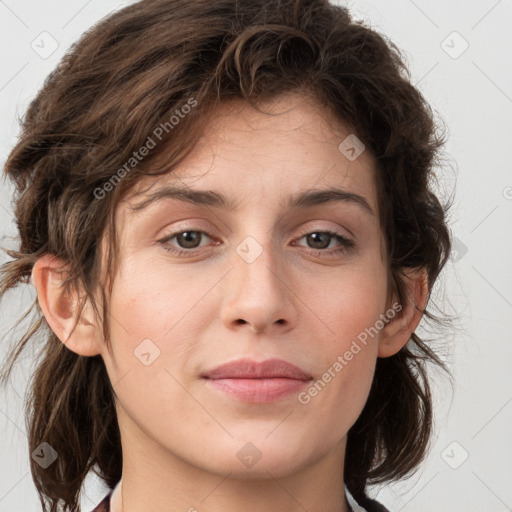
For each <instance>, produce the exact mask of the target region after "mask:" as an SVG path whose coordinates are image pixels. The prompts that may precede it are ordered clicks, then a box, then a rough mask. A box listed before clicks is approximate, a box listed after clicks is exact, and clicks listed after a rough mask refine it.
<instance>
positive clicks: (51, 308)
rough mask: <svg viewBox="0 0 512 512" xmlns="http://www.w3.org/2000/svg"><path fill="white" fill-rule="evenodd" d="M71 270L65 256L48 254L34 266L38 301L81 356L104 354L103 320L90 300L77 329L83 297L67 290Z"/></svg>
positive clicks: (64, 339)
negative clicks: (65, 286)
mask: <svg viewBox="0 0 512 512" xmlns="http://www.w3.org/2000/svg"><path fill="white" fill-rule="evenodd" d="M67 272H68V270H67V267H66V264H65V262H64V261H62V260H61V259H59V258H57V257H55V256H53V255H51V254H45V255H44V256H42V257H41V258H39V259H38V260H37V261H36V263H35V264H34V266H33V268H32V276H31V282H32V283H33V284H34V286H35V288H36V290H37V300H38V302H39V306H40V308H41V310H42V312H43V314H44V316H45V318H46V321H47V323H48V325H49V326H50V329H51V330H52V331H53V332H54V333H55V334H56V335H57V337H58V338H59V339H60V340H61V341H62V342H63V343H64V344H65V345H66V346H67V347H68V348H69V349H70V350H72V351H73V352H76V353H77V354H79V355H81V356H95V355H98V354H100V353H101V351H102V350H101V344H100V342H99V340H100V337H99V334H100V329H99V322H98V321H97V319H96V318H95V316H96V315H94V314H93V313H94V311H93V308H92V306H91V304H90V302H89V300H88V301H87V302H86V304H85V306H84V309H83V311H82V315H81V318H80V320H79V321H78V323H77V325H76V327H75V329H74V330H73V327H74V326H75V322H76V317H77V316H78V306H79V300H80V299H81V298H82V297H78V296H77V295H76V292H69V293H68V292H66V290H65V288H64V286H63V284H62V283H63V281H64V279H65V276H66V274H67Z"/></svg>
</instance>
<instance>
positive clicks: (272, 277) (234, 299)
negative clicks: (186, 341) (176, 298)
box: [221, 239, 297, 335]
mask: <svg viewBox="0 0 512 512" xmlns="http://www.w3.org/2000/svg"><path fill="white" fill-rule="evenodd" d="M244 250H245V252H244ZM251 253H252V254H251ZM258 253H259V254H258ZM247 256H249V257H247ZM255 256H256V257H255ZM253 258H254V259H253ZM285 263H286V262H285V261H282V260H279V264H278V258H277V257H276V256H275V255H274V254H273V253H272V249H271V248H270V244H266V245H265V246H263V244H259V243H258V242H256V241H255V240H254V239H252V240H251V239H249V241H248V242H247V243H245V244H244V243H241V244H240V245H239V246H238V248H237V251H235V253H234V254H233V258H232V265H233V267H232V270H231V272H229V275H228V280H227V283H228V284H227V287H226V288H225V293H226V295H225V297H226V300H225V301H224V302H223V305H222V312H221V317H222V321H223V323H224V324H225V325H226V326H227V327H228V328H229V329H242V328H243V329H247V328H249V329H250V331H251V332H252V333H254V334H257V333H266V334H269V335H270V334H273V333H274V334H275V333H277V332H279V333H281V334H282V333H284V332H286V331H288V330H290V329H292V328H293V326H294V325H295V322H296V315H297V312H296V303H297V296H296V294H295V293H294V290H293V288H294V284H293V283H292V282H291V277H290V275H291V273H290V272H289V271H287V270H286V265H285ZM246 324H247V326H248V327H247V326H246Z"/></svg>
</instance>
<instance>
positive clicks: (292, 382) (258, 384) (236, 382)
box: [205, 378, 309, 404]
mask: <svg viewBox="0 0 512 512" xmlns="http://www.w3.org/2000/svg"><path fill="white" fill-rule="evenodd" d="M205 380H206V381H207V382H208V383H209V385H210V386H213V387H214V388H216V389H218V390H220V391H222V392H223V393H225V394H226V395H230V396H233V397H236V398H237V399H239V400H242V401H244V402H251V403H256V404H266V403H270V402H276V401H277V400H280V399H282V398H285V397H287V396H288V395H291V394H293V393H297V392H299V391H300V390H301V389H302V388H304V387H305V386H307V385H308V384H309V380H299V379H287V378H272V379H205Z"/></svg>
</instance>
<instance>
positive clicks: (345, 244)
mask: <svg viewBox="0 0 512 512" xmlns="http://www.w3.org/2000/svg"><path fill="white" fill-rule="evenodd" d="M186 232H193V233H202V234H204V235H206V236H208V237H209V238H211V239H213V237H212V236H210V234H209V233H207V232H206V231H202V230H200V229H183V230H181V231H177V232H175V233H172V234H170V235H169V236H166V237H165V238H162V239H161V240H158V243H160V244H161V245H162V247H163V249H164V250H165V251H167V252H170V253H172V254H176V255H178V256H184V255H189V256H190V255H194V254H195V253H196V252H197V251H199V250H200V248H198V247H196V248H194V249H179V248H176V247H173V246H169V245H167V242H170V241H171V240H172V239H173V238H175V237H176V236H177V235H181V234H183V233H186ZM313 233H322V234H328V235H331V236H332V237H334V238H335V239H336V240H338V242H340V243H341V247H339V248H337V249H334V250H333V249H332V248H331V249H330V250H328V249H311V248H309V251H310V252H311V253H312V254H314V255H325V254H326V253H327V254H330V255H336V254H343V253H345V252H347V251H348V250H349V249H352V248H353V247H354V246H355V243H354V242H353V241H352V240H349V239H348V238H347V237H345V236H344V235H342V234H341V233H338V232H336V231H330V230H316V231H303V232H301V233H300V235H301V236H300V237H299V238H298V239H297V240H300V239H302V238H304V237H305V236H307V235H311V234H313ZM301 247H303V246H301Z"/></svg>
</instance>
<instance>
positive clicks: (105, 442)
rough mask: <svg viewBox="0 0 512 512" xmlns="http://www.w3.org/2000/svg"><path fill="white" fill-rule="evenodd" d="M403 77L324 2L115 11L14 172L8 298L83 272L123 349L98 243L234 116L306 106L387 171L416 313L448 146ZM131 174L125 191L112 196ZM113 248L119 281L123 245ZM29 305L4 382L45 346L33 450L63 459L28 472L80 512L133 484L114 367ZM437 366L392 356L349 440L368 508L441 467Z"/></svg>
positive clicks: (1, 288)
mask: <svg viewBox="0 0 512 512" xmlns="http://www.w3.org/2000/svg"><path fill="white" fill-rule="evenodd" d="M404 62H405V60H404V57H403V55H402V54H401V52H400V51H399V49H398V48H397V47H396V46H395V45H394V44H393V43H392V42H390V41H389V40H387V38H385V37H384V36H383V35H381V34H379V33H378V32H376V31H375V30H373V29H370V28H369V27H368V26H366V25H365V23H364V22H362V21H355V20H354V19H353V18H352V17H351V15H350V13H349V11H348V10H347V9H345V8H343V7H340V6H336V5H332V4H330V3H329V2H328V1H327V0H272V1H267V0H143V1H140V2H137V3H134V4H132V5H130V6H128V7H126V8H123V9H122V10H119V11H117V12H115V13H113V14H111V15H110V16H108V17H107V18H105V19H103V20H101V21H100V22H98V23H97V24H96V25H95V26H94V27H92V28H91V29H90V30H89V31H87V32H86V33H85V34H84V35H83V36H82V37H81V38H80V40H79V41H78V42H77V43H75V44H74V45H73V46H72V47H71V48H70V49H69V51H68V52H67V53H66V54H65V55H64V57H63V58H62V60H61V62H60V63H59V64H58V66H57V67H56V69H55V70H54V71H53V72H52V73H50V75H49V76H48V77H47V79H46V81H45V83H44V85H43V87H42V88H41V90H40V91H39V93H38V94H37V96H36V97H35V99H34V100H33V101H32V102H31V104H30V106H29V108H28V110H27V112H26V114H25V115H24V118H23V120H22V128H21V133H20V137H19V140H18V142H17V144H16V145H15V147H14V148H13V149H12V151H11V153H10V155H9V157H8V160H7V162H6V164H5V174H6V175H7V176H8V177H9V178H10V180H12V181H13V182H14V184H15V187H16V192H15V198H14V203H13V204H14V213H15V216H16V221H17V227H18V230H19V246H18V248H17V249H16V250H6V252H7V254H8V255H9V256H10V257H11V258H12V259H11V260H9V261H7V262H6V263H4V264H3V265H2V267H1V269H0V271H1V273H0V298H3V297H4V295H5V294H6V292H7V291H8V290H10V289H13V288H15V287H17V286H19V285H21V284H22V283H29V282H30V275H31V271H32V267H33V265H34V263H35V262H36V260H37V259H38V258H39V257H41V256H42V255H44V254H46V253H50V254H53V255H55V256H57V257H59V258H62V259H63V260H64V261H65V262H67V264H68V270H69V274H68V277H67V279H66V280H65V284H64V286H65V287H66V288H67V289H69V290H71V289H72V288H75V289H76V290H78V289H79V287H80V289H85V292H86V297H87V298H88V299H89V300H90V301H91V302H92V304H93V307H94V309H95V311H96V312H97V313H98V306H97V304H96V303H95V300H94V292H95V291H97V290H98V289H100V292H101V297H102V305H101V307H102V310H103V313H102V315H101V317H102V318H103V319H104V320H103V334H104V338H105V340H106V342H107V346H108V342H109V315H108V294H109V292H110V291H111V290H112V287H111V285H112V283H111V282H109V283H108V286H105V287H103V285H101V284H100V283H99V277H98V276H99V272H98V268H99V262H100V255H101V252H100V249H101V247H100V246H101V244H100V243H99V241H100V240H101V239H102V237H103V235H104V234H105V232H106V230H110V231H109V232H110V233H112V234H115V224H114V212H115V210H116V206H117V205H118V204H119V201H120V200H121V199H122V198H123V197H125V196H126V194H127V192H128V191H129V190H130V189H131V188H132V187H133V186H134V185H135V184H136V183H137V182H138V181H140V180H141V179H142V178H143V177H145V176H147V175H148V174H153V175H157V174H163V173H165V172H169V170H170V169H172V168H173V167H174V166H176V165H177V164H178V163H179V162H180V161H181V160H182V159H183V157H184V156H186V155H187V153H188V152H189V151H191V150H192V148H193V147H194V144H195V142H196V141H197V139H198V137H199V135H200V133H201V130H202V128H203V127H204V126H205V123H206V122H207V119H208V115H207V114H208V113H209V112H211V110H212V109H213V108H214V107H215V106H216V105H218V104H219V102H223V101H227V100H229V99H231V98H243V99H245V100H246V101H249V102H251V104H253V105H256V106H257V105H259V104H261V102H263V101H265V100H266V99H271V98H273V97H275V96H277V95H281V94H283V93H286V92H293V91H302V92H303V93H304V94H311V95H312V96H313V97H314V98H315V99H316V100H318V101H319V102H320V103H321V104H322V105H325V106H326V107H327V108H328V109H330V111H331V112H333V113H334V115H335V116H336V117H337V118H338V119H339V120H341V121H342V122H343V123H345V125H346V126H348V127H350V128H351V130H352V131H353V133H356V134H357V136H358V137H359V138H360V139H361V140H362V141H363V142H364V144H365V146H366V147H367V148H368V150H369V151H371V153H372V155H373V156H374V157H375V160H376V163H377V170H378V172H377V174H376V180H377V186H378V194H379V218H380V222H381V225H382V230H383V233H384V234H385V239H386V251H387V258H388V269H389V276H390V283H391V285H390V286H391V288H392V289H393V291H394V292H395V293H396V294H397V296H398V298H399V300H400V301H403V300H405V299H406V294H405V290H406V288H405V285H404V270H405V269H407V268H408V267H422V268H425V269H426V271H427V274H428V283H429V289H430V290H432V286H433V285H434V283H435V282H436V280H437V278H438V275H439V273H440V271H441V269H442V268H443V266H444V265H445V263H446V260H447V258H448V255H449V253H450V245H451V242H450V235H449V230H448V228H447V224H446V218H447V217H446V215H447V210H448V207H449V205H447V204H444V205H443V204H441V202H440V201H439V199H438V198H437V196H436V195H435V194H434V192H433V190H432V184H433V180H434V179H435V169H436V168H437V167H438V166H439V163H440V157H439V155H440V152H441V149H442V147H443V145H444V142H445V136H444V134H443V133H442V131H441V130H440V128H439V122H438V121H437V120H436V116H435V115H434V113H433V111H432V109H431V107H430V106H429V105H428V103H427V102H426V101H425V99H424V97H423V96H422V94H421V93H420V92H419V91H418V90H417V89H416V88H415V87H414V86H413V85H412V84H411V81H410V76H409V74H408V70H407V67H406V65H405V63H404ZM191 99H193V101H195V102H196V103H195V106H194V108H190V109H189V112H188V113H187V115H186V116H180V121H179V126H176V127H173V129H171V128H169V129H167V130H163V132H164V133H163V136H162V141H161V142H160V143H158V144H157V145H156V147H154V149H152V150H151V152H150V154H149V155H148V156H147V157H146V158H145V159H144V161H142V162H141V163H140V164H139V163H137V165H134V166H133V168H131V169H130V172H125V173H122V172H121V173H120V172H119V169H121V168H122V166H123V165H124V164H125V163H126V162H127V161H129V159H130V158H132V157H133V152H134V151H135V150H137V149H138V148H141V147H142V146H143V145H144V144H145V143H146V141H147V138H148V136H150V135H151V134H152V133H154V130H155V128H156V127H158V126H161V124H162V122H164V121H167V120H169V119H170V116H171V115H173V114H176V115H179V112H176V111H177V110H178V111H180V112H184V110H181V109H182V108H183V105H186V104H189V105H190V104H191ZM164 160H165V165H161V166H160V165H156V164H157V163H158V162H162V161H164ZM116 172H117V176H118V177H119V178H121V174H123V176H122V179H118V180H117V181H116V183H115V185H116V186H112V187H111V189H109V192H108V194H107V193H104V194H103V195H104V197H102V198H101V199H98V198H97V196H98V195H99V194H100V192H98V190H100V189H101V190H104V191H105V188H104V185H105V183H106V182H107V181H109V180H112V177H113V176H114V174H115V173H116ZM102 187H103V188H102ZM95 191H96V192H95ZM109 240H110V242H109V247H107V251H108V258H107V264H106V267H107V269H108V275H111V273H112V271H113V269H115V268H116V267H115V264H116V255H117V244H116V237H115V236H111V237H109ZM428 305H429V310H427V309H425V310H424V315H425V317H427V318H429V319H433V320H440V316H436V315H434V314H433V313H432V312H431V310H430V308H431V298H430V294H429V302H428ZM32 308H33V310H35V313H36V321H35V322H33V323H32V325H30V327H29V328H28V330H27V331H26V333H25V334H24V335H23V336H22V337H21V339H18V340H17V344H16V346H15V347H14V349H13V350H12V351H11V352H9V357H8V359H7V362H6V364H5V370H4V372H3V375H2V382H3V383H4V384H5V382H6V381H7V380H8V378H9V375H10V373H11V371H12V366H13V364H14V362H15V361H16V359H17V357H18V356H19V354H20V353H21V351H22V350H23V349H24V348H25V346H26V345H27V343H28V342H29V340H30V339H31V338H33V336H34V335H35V334H36V333H37V332H41V333H42V334H43V337H44V340H45V343H44V345H43V346H42V348H41V350H40V352H39V354H38V364H37V367H36V370H35V372H34V374H33V376H32V380H31V382H30V394H29V399H28V400H27V403H26V420H27V425H28V427H29V428H28V430H29V451H30V453H32V451H33V450H35V449H36V448H37V447H38V446H39V445H40V444H41V442H43V441H46V442H47V443H49V444H50V445H51V446H52V447H53V448H54V449H55V450H57V452H58V453H59V458H58V463H56V464H52V465H50V466H49V467H48V468H46V469H43V468H42V467H41V466H40V465H39V464H37V463H35V462H34V461H33V460H32V458H31V459H30V464H31V473H32V478H33V480H34V483H35V486H36V488H37V491H38V494H39V497H40V500H41V503H42V505H43V510H44V511H45V512H46V511H47V510H48V511H51V512H54V511H57V510H64V511H71V510H73V511H74V510H78V511H79V510H80V506H79V498H80V487H81V485H82V483H83V481H84V479H85V477H86V475H87V474H88V472H89V471H90V470H91V469H92V470H93V471H94V472H95V473H96V474H97V475H98V476H100V477H101V478H103V479H104V481H105V483H106V484H107V485H108V486H109V487H110V488H113V487H114V486H115V484H116V483H117V482H118V481H119V480H120V478H121V470H122V451H121V442H120V432H119V427H118V423H117V417H116V411H115V407H114V401H113V388H112V385H111V382H110V380H109V378H108V374H107V372H106V368H105V365H104V362H103V359H102V358H101V356H99V355H97V356H92V357H83V356H80V355H77V354H76V353H74V352H73V351H71V350H69V349H68V348H67V347H66V346H65V345H64V344H63V343H62V342H61V341H60V340H59V339H58V338H57V336H56V335H55V334H54V333H53V332H52V331H51V330H50V329H49V327H48V324H47V323H46V320H45V318H44V315H43V314H42V312H41V309H40V307H39V305H38V303H37V300H36V301H34V303H33V305H32ZM81 311H82V309H81V308H80V311H79V315H80V313H81ZM429 363H434V365H438V366H439V367H441V368H443V369H444V370H446V371H448V370H447V368H446V366H445V365H444V363H443V362H442V360H441V359H440V358H439V356H438V355H436V353H434V351H433V350H432V348H430V347H429V346H428V343H427V342H426V341H424V340H422V339H421V338H420V337H419V336H418V335H417V334H416V333H412V334H411V338H410V340H409V342H408V343H407V344H406V345H405V346H404V347H403V348H402V349H401V350H400V351H399V352H398V353H397V354H395V355H393V356H391V357H388V358H378V360H377V366H376V371H375V376H374V381H373V384H372V387H371V390H370V394H369V397H368V400H367V403H366V405H365V407H364V409H363V411H362V413H361V415H360V417H359V418H358V420H357V421H356V423H355V424H354V425H353V426H352V428H351V429H350V431H349V432H348V442H347V452H346V460H345V476H344V478H345V482H346V484H347V486H348V488H349V490H350V491H351V492H352V494H353V495H354V496H355V497H356V499H358V498H362V497H363V496H364V495H365V492H366V487H367V485H369V484H372V483H381V482H387V481H392V480H396V479H400V478H403V477H405V476H407V475H410V474H411V473H412V472H413V470H415V469H416V468H417V466H418V464H419V463H420V461H422V459H423V458H424V456H425V454H426V453H427V451H428V446H429V441H430V438H431V433H432V428H433V422H432V418H433V401H432V396H431V392H430V387H429V383H428V378H427V365H428V364H429ZM61 506H62V507H63V508H59V507H61Z"/></svg>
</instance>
